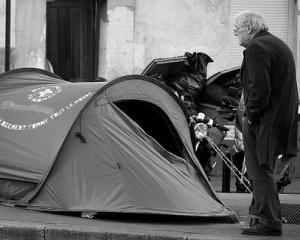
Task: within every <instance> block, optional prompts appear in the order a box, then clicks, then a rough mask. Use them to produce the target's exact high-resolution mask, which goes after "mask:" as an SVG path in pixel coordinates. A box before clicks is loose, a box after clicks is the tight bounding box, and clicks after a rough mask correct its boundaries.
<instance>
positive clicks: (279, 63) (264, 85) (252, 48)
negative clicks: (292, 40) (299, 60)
mask: <svg viewBox="0 0 300 240" xmlns="http://www.w3.org/2000/svg"><path fill="white" fill-rule="evenodd" d="M241 81H242V85H243V88H244V97H245V105H246V116H247V118H248V120H250V121H251V122H252V124H253V125H252V126H251V127H254V128H256V137H257V145H256V154H257V156H258V159H259V163H260V165H261V164H265V163H266V164H272V163H273V160H272V158H273V157H274V156H277V155H279V154H284V155H296V152H297V112H298V91H297V82H296V70H295V63H294V59H293V55H292V52H291V50H290V49H289V47H288V46H287V45H286V44H285V43H284V42H283V41H282V40H280V39H279V38H277V37H275V36H274V35H272V34H271V33H269V32H267V31H263V32H260V33H258V34H257V35H256V36H255V37H254V38H253V39H252V40H251V41H250V42H249V44H248V45H247V47H246V49H245V51H244V60H243V63H242V67H241Z"/></svg>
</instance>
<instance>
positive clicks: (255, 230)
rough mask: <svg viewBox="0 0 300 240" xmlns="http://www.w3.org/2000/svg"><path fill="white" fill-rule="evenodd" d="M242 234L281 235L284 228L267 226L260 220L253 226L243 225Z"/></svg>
mask: <svg viewBox="0 0 300 240" xmlns="http://www.w3.org/2000/svg"><path fill="white" fill-rule="evenodd" d="M241 230H242V234H247V235H257V236H281V235H282V230H281V229H276V228H269V227H265V226H264V225H262V224H261V223H259V222H256V223H255V224H253V225H252V226H249V227H242V229H241Z"/></svg>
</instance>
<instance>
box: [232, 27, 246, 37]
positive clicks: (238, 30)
mask: <svg viewBox="0 0 300 240" xmlns="http://www.w3.org/2000/svg"><path fill="white" fill-rule="evenodd" d="M243 27H244V25H242V26H239V27H237V26H234V29H233V33H234V35H235V36H237V35H238V34H239V33H240V29H241V28H243Z"/></svg>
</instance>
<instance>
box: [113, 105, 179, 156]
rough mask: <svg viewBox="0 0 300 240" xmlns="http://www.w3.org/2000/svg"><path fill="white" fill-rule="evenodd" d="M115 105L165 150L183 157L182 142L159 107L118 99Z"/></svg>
mask: <svg viewBox="0 0 300 240" xmlns="http://www.w3.org/2000/svg"><path fill="white" fill-rule="evenodd" d="M115 105H116V106H117V107H118V108H120V109H121V110H122V111H123V112H124V113H126V115H128V116H129V117H130V118H131V119H132V120H133V121H135V122H136V123H137V124H138V125H139V126H140V127H141V128H142V129H143V130H144V131H145V132H146V133H147V134H149V135H150V136H151V137H153V138H154V139H155V140H156V141H157V142H158V143H159V144H160V145H161V146H162V147H164V148H165V149H166V150H167V151H169V152H171V153H173V154H174V155H177V156H179V157H181V158H183V144H182V142H181V141H180V138H179V136H178V134H177V132H176V130H175V129H174V127H173V124H172V123H171V121H170V119H169V118H168V117H167V116H166V114H165V113H164V112H163V111H162V110H161V109H160V108H159V107H157V106H155V105H154V104H152V103H149V102H145V101H139V100H125V101H119V102H116V103H115Z"/></svg>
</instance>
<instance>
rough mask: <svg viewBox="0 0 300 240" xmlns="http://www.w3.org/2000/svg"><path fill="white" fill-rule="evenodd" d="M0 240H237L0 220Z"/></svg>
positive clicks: (188, 234) (174, 233)
mask: <svg viewBox="0 0 300 240" xmlns="http://www.w3.org/2000/svg"><path fill="white" fill-rule="evenodd" d="M0 239H1V240H54V239H55V240H68V239H72V240H82V239H86V240H89V239H91V240H100V239H101V240H112V239H114V240H115V239H122V240H129V239H130V240H224V239H225V240H226V239H227V240H229V239H234V240H237V239H239V238H235V237H224V236H213V235H206V234H197V233H189V232H176V231H174V232H170V231H168V232H165V231H164V232H162V231H153V230H151V231H148V230H145V229H134V228H132V229H129V228H126V229H122V228H121V229H108V228H107V229H99V228H96V227H87V226H84V227H83V226H76V225H69V224H40V223H25V222H19V221H3V220H0Z"/></svg>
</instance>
